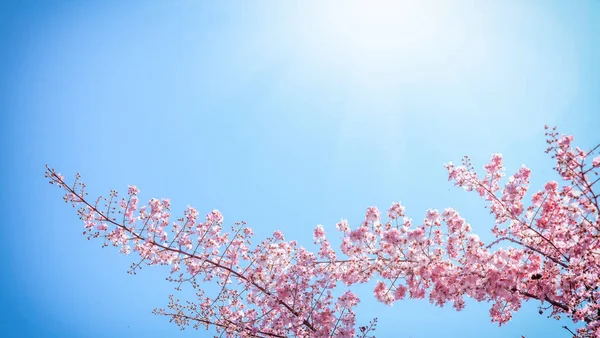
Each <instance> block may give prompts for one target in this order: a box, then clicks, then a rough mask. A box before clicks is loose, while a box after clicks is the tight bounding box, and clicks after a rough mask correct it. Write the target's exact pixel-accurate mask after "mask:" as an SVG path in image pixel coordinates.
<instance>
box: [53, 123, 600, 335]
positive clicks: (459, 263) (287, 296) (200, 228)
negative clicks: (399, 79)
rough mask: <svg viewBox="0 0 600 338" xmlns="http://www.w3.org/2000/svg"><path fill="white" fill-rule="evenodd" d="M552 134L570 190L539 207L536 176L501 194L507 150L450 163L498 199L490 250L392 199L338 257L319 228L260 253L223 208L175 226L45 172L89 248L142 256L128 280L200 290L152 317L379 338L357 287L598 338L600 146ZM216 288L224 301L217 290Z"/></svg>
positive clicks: (461, 178) (164, 212)
mask: <svg viewBox="0 0 600 338" xmlns="http://www.w3.org/2000/svg"><path fill="white" fill-rule="evenodd" d="M546 129H547V130H548V127H546ZM546 135H547V137H548V140H547V142H548V145H549V146H548V149H547V150H546V151H547V153H549V154H551V155H552V157H553V158H554V159H555V161H556V167H555V170H556V171H557V172H558V174H559V175H560V177H561V178H562V181H563V182H562V184H559V183H558V182H556V181H550V182H547V183H546V184H545V185H544V187H543V189H542V190H540V191H538V192H535V193H533V194H531V197H530V199H531V202H530V203H529V205H527V206H525V204H524V202H523V201H524V199H525V195H526V194H527V193H528V190H529V178H530V174H531V172H530V170H529V169H528V168H527V167H525V166H523V167H521V168H520V169H519V170H518V171H517V172H516V173H515V174H513V175H512V176H510V177H509V178H508V180H506V182H503V184H502V186H501V180H502V178H503V177H504V176H505V173H504V168H503V164H502V156H501V155H500V154H494V155H492V158H491V161H490V163H488V164H486V165H485V166H484V174H483V176H482V177H480V176H479V175H478V174H477V173H476V171H475V169H474V167H473V165H472V164H471V161H470V159H469V158H468V157H465V158H464V159H463V161H462V165H459V166H456V165H454V164H453V163H449V164H447V165H446V169H447V171H448V174H449V180H451V181H453V182H454V183H455V185H457V186H459V187H462V188H464V189H465V190H467V191H475V192H477V193H478V194H479V195H480V196H481V197H482V198H483V199H484V200H485V201H486V202H487V205H488V207H489V210H490V213H491V214H492V215H493V217H494V219H495V224H494V226H493V227H492V233H493V235H494V236H495V240H494V241H492V242H491V243H484V242H483V241H482V240H481V239H480V238H479V237H478V236H477V235H476V234H474V233H473V232H472V231H471V226H470V225H469V224H468V223H467V222H466V220H465V219H464V218H462V217H461V216H460V215H459V213H458V212H457V211H456V210H453V209H446V210H443V211H442V212H439V211H438V210H428V211H427V213H426V215H425V218H424V220H423V222H422V223H421V224H419V225H416V224H413V221H412V220H411V219H410V218H408V217H407V216H406V214H405V208H404V206H403V205H401V204H400V203H393V204H392V206H391V207H390V208H389V209H388V210H387V218H386V219H385V220H383V219H382V218H381V213H380V211H379V210H378V209H377V208H376V207H369V208H367V212H366V215H365V220H364V222H362V223H361V224H360V225H359V226H358V227H356V228H354V229H352V228H351V227H350V225H349V224H348V222H347V221H345V220H343V221H341V222H339V223H338V224H337V225H336V227H337V229H338V230H339V231H340V233H341V236H342V244H341V247H340V250H339V251H336V250H334V249H333V248H332V246H331V244H330V241H329V240H328V239H327V237H326V234H325V230H324V228H323V226H321V225H319V226H317V227H316V228H315V230H314V239H315V243H316V244H318V245H319V250H318V251H317V252H310V251H309V250H307V249H305V248H304V247H302V246H300V245H299V244H298V243H297V242H296V241H286V240H285V239H284V236H283V234H282V233H281V232H280V231H275V232H274V233H273V236H272V237H269V238H267V239H265V240H263V241H261V242H260V243H258V244H257V245H254V246H253V245H252V244H251V239H252V237H253V232H252V229H251V228H249V227H248V226H246V223H244V222H239V223H235V225H234V226H232V227H231V228H230V229H227V230H229V231H226V229H225V228H224V223H223V216H222V215H221V213H220V212H219V211H217V210H213V211H212V212H210V213H208V214H207V215H206V217H205V218H200V217H199V213H198V211H196V210H195V209H194V208H191V207H188V208H187V209H186V210H185V211H184V213H183V217H181V218H178V219H176V220H175V221H172V220H171V212H170V202H169V200H167V199H162V200H158V199H152V200H150V201H149V203H148V205H147V206H141V207H140V206H139V199H138V193H139V191H138V189H137V188H136V187H134V186H130V187H129V188H128V191H127V195H126V196H125V197H121V198H119V196H118V194H117V192H116V191H111V193H110V195H109V197H107V198H102V197H100V198H98V199H96V200H91V199H89V198H88V196H87V194H86V192H85V184H83V183H81V182H80V176H79V174H77V176H76V178H75V182H74V183H73V184H67V183H66V182H65V180H64V178H63V176H61V175H60V174H59V173H57V172H56V171H55V170H54V169H51V168H48V167H47V171H46V176H47V177H48V178H49V180H50V183H51V184H56V185H58V186H59V187H60V188H62V189H63V190H64V191H65V193H66V194H65V196H64V199H65V201H66V202H68V203H71V204H72V205H73V206H74V207H76V208H77V210H78V214H79V217H80V218H81V220H82V221H83V223H84V227H85V231H84V235H86V236H87V238H88V239H93V238H94V239H98V240H100V241H102V242H103V246H114V247H117V248H119V249H120V251H121V252H123V253H124V254H130V253H131V251H134V252H135V253H136V254H137V256H139V259H138V260H136V261H135V262H134V263H133V264H132V265H131V268H130V273H136V271H137V270H138V269H140V268H141V267H142V266H143V265H147V266H152V265H167V266H170V268H171V271H170V272H171V273H170V276H169V277H168V280H170V281H171V282H173V283H175V285H176V286H175V289H176V290H181V288H182V287H183V285H190V286H191V287H192V288H193V290H194V291H195V294H196V298H195V299H194V300H188V301H185V302H181V301H180V300H179V299H178V298H177V297H175V295H171V296H170V297H169V299H170V302H169V304H168V307H167V308H166V309H155V310H154V313H156V314H159V315H164V316H168V317H169V318H170V320H171V321H173V322H175V323H176V324H177V325H179V326H180V327H181V328H182V329H183V328H186V327H188V326H192V327H194V328H196V329H198V328H201V327H205V328H208V327H210V326H212V327H214V329H215V330H216V331H217V332H219V333H224V334H225V335H226V336H241V337H289V336H298V337H333V336H335V337H353V336H358V337H367V336H370V335H372V334H373V332H374V331H375V327H376V324H377V320H376V319H374V320H373V321H371V322H370V323H368V324H367V325H363V326H360V325H357V324H356V323H355V315H354V312H353V309H354V308H355V307H356V306H357V304H358V303H359V299H358V297H357V296H356V295H355V294H354V293H353V292H352V291H351V290H350V286H351V285H353V284H356V283H363V282H367V281H370V280H373V279H376V280H377V282H376V284H375V289H374V296H375V298H376V299H377V300H379V301H381V302H383V303H385V304H392V303H394V302H396V301H398V300H401V299H404V298H407V297H410V298H416V299H420V298H425V297H428V298H429V301H430V302H432V303H434V304H436V305H440V306H442V305H444V304H446V303H452V304H453V306H454V308H455V309H456V310H461V309H462V308H463V307H464V306H465V298H466V297H469V298H472V299H475V300H477V301H486V302H491V304H492V306H491V309H490V316H491V320H492V321H494V322H498V323H499V324H500V325H502V324H504V323H506V322H508V321H509V320H510V319H511V317H512V314H513V313H514V312H515V311H517V310H519V309H520V307H521V304H522V302H524V301H529V300H534V301H538V302H539V304H540V305H539V312H540V314H544V313H545V314H547V315H548V317H554V318H557V319H558V318H560V317H561V316H566V317H569V318H571V319H572V320H573V321H574V322H584V323H585V326H584V327H582V328H580V329H578V330H576V331H575V332H574V331H572V330H570V329H569V328H567V327H566V326H565V327H564V328H565V329H566V330H568V331H569V332H570V334H572V335H573V336H578V337H600V301H599V298H600V290H599V287H600V280H599V275H600V244H599V243H598V240H599V238H600V234H599V231H600V219H599V217H598V206H599V205H598V198H599V193H597V192H596V190H595V187H596V183H597V182H598V180H599V179H600V178H598V168H600V156H596V157H594V152H595V151H596V150H597V149H598V148H599V147H600V145H598V146H596V147H595V148H593V149H591V150H590V151H587V152H586V151H584V150H582V149H580V148H577V147H575V148H573V147H572V145H571V143H572V141H573V137H572V136H560V137H559V135H558V133H557V132H556V131H555V128H554V129H552V130H548V131H547V133H546ZM206 283H213V284H215V285H217V286H218V288H217V289H218V291H217V292H213V293H210V292H208V291H207V288H205V287H203V286H204V285H206ZM340 289H342V291H341V292H340V291H339V290H340Z"/></svg>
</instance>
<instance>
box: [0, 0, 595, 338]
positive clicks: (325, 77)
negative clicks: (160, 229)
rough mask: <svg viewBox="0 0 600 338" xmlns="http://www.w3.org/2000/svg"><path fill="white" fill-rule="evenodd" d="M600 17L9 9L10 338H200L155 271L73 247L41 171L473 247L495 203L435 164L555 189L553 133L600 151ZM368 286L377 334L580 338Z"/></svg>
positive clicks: (504, 10)
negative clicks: (434, 226) (369, 216)
mask: <svg viewBox="0 0 600 338" xmlns="http://www.w3.org/2000/svg"><path fill="white" fill-rule="evenodd" d="M599 22H600V2H597V1H576V2H567V1H554V2H552V1H496V2H491V1H455V2H445V1H444V2H438V3H436V2H429V1H424V2H410V1H397V2H394V3H391V2H389V3H383V2H372V3H371V4H370V5H365V4H364V3H356V2H354V3H346V4H342V3H341V2H337V3H335V2H327V3H320V4H319V3H317V2H304V1H302V2H300V1H271V2H266V1H253V2H251V1H228V2H217V1H213V2H209V1H189V0H188V1H38V2H35V1H3V2H1V4H0V69H1V73H0V74H1V77H0V112H1V113H2V120H1V124H0V125H1V133H0V135H1V136H0V137H1V140H2V147H1V149H0V151H1V154H0V155H1V156H2V157H1V158H2V178H3V179H2V182H3V183H2V192H1V199H2V200H1V201H0V208H2V210H1V211H2V221H1V224H2V235H1V236H2V237H0V238H1V239H2V245H1V246H0V247H1V248H2V249H1V250H2V257H3V258H4V259H3V262H4V263H3V268H2V269H1V270H0V271H1V279H0V283H1V287H0V290H1V291H0V297H1V298H0V300H1V308H0V311H1V313H0V323H1V325H0V332H2V336H3V337H126V336H127V337H164V336H173V337H176V336H182V337H183V336H200V337H203V336H208V335H209V332H206V331H199V332H196V331H193V330H192V331H185V332H179V331H178V328H177V327H176V326H175V325H172V324H169V323H168V320H166V318H162V317H156V316H153V315H152V314H151V310H152V309H153V308H154V307H162V306H164V305H165V304H167V302H168V299H167V295H168V294H169V293H170V292H172V285H170V284H169V283H168V282H166V281H164V277H165V276H166V273H165V270H164V269H160V268H157V269H144V270H143V271H142V273H140V274H138V275H137V276H130V275H128V274H127V273H126V271H127V269H128V266H129V264H130V263H131V261H132V257H126V256H123V255H120V254H118V253H117V252H116V250H113V249H112V248H107V249H101V248H100V244H101V243H100V242H88V241H86V240H85V239H84V238H83V237H82V236H81V232H82V229H83V226H82V224H81V223H80V222H79V220H78V219H77V216H76V214H75V211H74V210H72V209H71V208H70V207H69V206H67V205H65V204H64V203H63V202H62V194H61V192H60V191H59V190H58V189H56V188H54V187H52V186H50V185H48V184H47V183H46V180H45V179H44V175H43V173H44V165H45V164H49V165H51V166H53V167H55V168H56V169H57V170H58V171H60V172H62V173H63V174H65V176H66V177H67V178H68V179H72V178H73V176H74V174H75V173H76V172H78V171H79V172H81V173H82V175H83V179H84V181H85V182H86V183H87V184H88V187H89V192H90V194H91V195H92V196H96V195H99V194H106V193H107V192H108V190H109V189H117V190H119V191H122V192H124V191H125V190H126V187H127V185H128V184H136V185H137V186H138V187H139V188H140V189H141V191H142V195H141V198H142V200H144V201H145V200H148V199H149V198H151V197H158V198H161V197H169V198H171V200H172V203H173V211H174V215H181V213H180V211H182V210H183V208H185V206H186V205H188V204H189V205H192V206H195V207H196V208H198V209H199V210H200V211H201V212H202V213H205V212H208V211H210V210H212V209H213V208H218V209H220V210H221V211H222V212H223V213H224V215H225V220H226V221H229V222H234V221H238V220H246V221H247V222H248V223H249V225H250V226H251V227H253V228H254V229H255V230H256V232H257V237H258V238H261V237H264V236H267V235H270V234H271V233H272V231H273V230H275V229H281V230H283V231H284V233H285V234H286V237H287V238H288V239H297V240H299V241H300V243H303V244H304V245H306V246H308V247H312V229H313V228H314V226H316V225H317V224H320V223H321V224H324V225H325V228H326V230H328V231H329V234H330V235H332V236H334V237H337V235H336V234H335V231H334V230H335V226H334V225H335V223H336V222H338V221H339V220H340V219H342V218H347V219H349V220H350V222H351V223H352V224H354V225H356V224H357V223H358V222H359V221H361V219H362V216H363V214H364V210H365V208H366V207H367V206H370V205H377V206H379V207H380V208H381V209H386V208H387V207H388V206H389V205H390V204H391V202H393V201H399V200H400V201H402V202H403V203H404V204H405V205H406V206H407V212H408V213H409V215H410V216H411V217H413V218H414V219H415V221H420V220H421V219H422V217H423V215H424V212H425V211H426V210H427V209H428V208H430V207H431V208H440V209H443V208H445V207H455V208H457V209H458V210H459V211H460V212H461V214H462V215H464V216H465V217H467V219H468V221H469V222H470V223H471V224H472V225H473V228H474V229H475V231H476V232H479V233H480V234H481V237H482V238H484V239H485V238H489V237H490V232H489V229H490V228H491V225H492V219H491V217H490V216H489V215H488V214H487V212H486V210H485V209H484V208H483V202H482V201H481V200H479V198H478V197H477V196H475V195H473V194H469V193H466V192H464V191H461V190H459V189H457V188H453V187H452V186H451V184H450V183H448V182H447V174H446V172H445V170H444V168H443V166H442V165H443V163H445V162H448V161H452V160H453V161H455V162H459V160H460V158H461V157H462V156H463V155H465V154H469V155H470V156H471V157H472V158H473V159H474V163H475V164H476V166H478V167H481V166H482V165H483V164H484V163H485V162H486V161H487V159H488V158H489V156H490V154H491V153H494V152H501V153H503V154H504V155H505V161H506V166H507V167H508V171H509V172H512V171H514V170H516V168H518V167H519V166H520V165H521V164H522V163H526V164H527V165H528V166H529V167H530V168H532V170H533V183H532V185H533V187H534V188H536V189H537V188H538V187H540V186H541V184H542V183H543V182H544V181H545V180H548V179H553V178H555V177H556V176H555V175H554V173H553V171H552V170H551V166H552V162H551V161H550V160H549V159H548V157H547V156H546V155H545V154H544V152H543V151H544V149H545V143H544V135H543V134H544V130H543V126H544V124H546V123H547V124H550V125H558V126H559V127H560V130H561V131H562V132H565V133H569V134H574V135H575V136H576V143H577V144H579V145H581V146H583V147H586V148H589V147H590V146H592V145H595V144H596V143H597V142H599V141H600V137H599V135H598V125H599V122H600V113H599V111H600V110H599V108H600V95H599V91H600V68H599V67H600V27H599ZM372 287H373V284H369V285H363V286H358V287H355V288H354V290H356V292H357V293H358V294H359V296H360V297H361V298H362V303H361V304H360V306H359V308H358V319H359V322H362V323H366V322H367V321H368V320H369V319H371V318H372V317H374V316H377V317H378V318H379V323H380V325H379V328H378V330H377V332H376V333H377V335H378V337H415V338H416V337H438V336H444V337H462V338H464V337H481V336H485V337H520V336H521V335H525V336H526V337H528V338H533V337H568V336H569V335H568V333H567V332H566V331H565V330H563V329H561V328H560V326H561V325H564V324H565V323H566V324H567V325H570V326H571V327H574V326H573V324H572V323H571V324H569V322H568V321H565V322H556V321H554V320H551V319H546V318H545V317H544V316H540V315H538V314H537V308H536V305H537V304H534V303H531V304H529V305H527V306H526V307H525V308H524V309H523V310H522V311H520V312H519V313H518V314H517V315H516V316H515V317H514V319H513V321H511V322H510V323H509V324H508V325H506V326H503V327H502V328H497V325H496V324H492V323H490V320H489V315H488V310H489V305H488V304H477V303H474V302H468V303H467V308H466V309H465V310H464V311H462V312H460V313H457V312H455V311H454V310H452V309H451V307H449V306H447V307H446V308H443V309H441V308H437V307H434V306H432V305H430V304H429V303H428V302H427V301H404V302H398V303H395V304H394V306H393V307H386V306H384V305H381V304H379V303H377V302H375V301H374V299H373V297H372Z"/></svg>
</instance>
